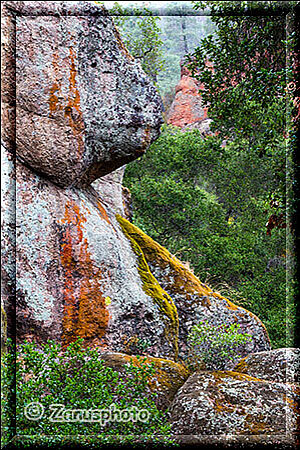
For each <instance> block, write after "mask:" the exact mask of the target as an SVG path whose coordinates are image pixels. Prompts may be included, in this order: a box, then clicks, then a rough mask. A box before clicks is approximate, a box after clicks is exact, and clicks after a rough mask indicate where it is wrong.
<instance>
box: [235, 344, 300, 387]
mask: <svg viewBox="0 0 300 450" xmlns="http://www.w3.org/2000/svg"><path fill="white" fill-rule="evenodd" d="M299 364H300V349H298V348H277V349H275V350H270V351H266V352H259V353H252V354H250V355H248V356H246V357H245V358H243V359H241V360H240V361H239V363H238V364H237V365H236V366H235V367H234V368H233V370H234V371H235V372H240V373H245V374H247V375H250V376H252V377H254V376H255V377H258V378H261V379H262V380H269V381H276V382H278V383H299Z"/></svg>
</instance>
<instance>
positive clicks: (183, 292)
mask: <svg viewBox="0 0 300 450" xmlns="http://www.w3.org/2000/svg"><path fill="white" fill-rule="evenodd" d="M118 219H119V222H120V224H121V226H122V229H123V231H124V233H125V234H126V236H127V237H128V238H129V239H130V241H131V243H132V246H133V249H134V251H135V252H136V254H137V255H138V257H139V261H140V266H139V271H140V273H141V276H142V279H144V280H145V282H146V285H147V283H148V280H147V277H146V275H145V271H144V270H143V261H144V260H145V262H146V263H147V265H148V267H149V269H150V272H151V273H152V274H153V275H154V277H155V279H156V280H157V281H158V283H159V285H160V286H161V288H163V290H164V292H166V293H167V294H168V295H169V296H170V297H171V298H172V300H173V301H174V304H175V305H176V309H177V313H178V318H179V334H178V341H179V356H180V357H181V358H183V359H185V358H186V356H187V354H188V346H187V335H188V332H189V331H190V329H191V327H192V326H193V325H194V324H195V323H198V322H200V321H206V320H207V321H209V322H210V323H211V324H212V325H213V326H214V327H217V326H218V325H221V324H224V323H227V324H231V323H239V324H240V326H241V329H242V331H245V332H247V333H249V334H251V335H252V339H251V340H249V341H248V342H247V343H246V344H244V346H243V347H242V348H240V351H241V354H249V353H252V352H255V351H262V349H263V348H264V347H267V348H268V349H269V348H270V344H269V338H268V333H267V331H266V329H265V327H264V325H263V324H262V323H261V322H260V321H259V319H258V318H257V317H256V316H255V315H254V314H252V313H251V312H249V311H247V310H245V309H243V308H241V307H238V306H236V305H234V304H233V303H232V302H231V301H230V300H228V299H226V298H225V297H222V296H221V295H220V294H218V293H216V292H213V291H212V290H211V289H210V288H209V287H208V286H206V285H205V284H203V283H201V282H200V281H199V279H198V278H197V277H195V275H194V274H193V273H192V272H191V271H190V270H188V269H187V268H186V267H185V265H184V264H183V263H181V262H180V261H179V260H178V259H177V258H176V257H174V256H172V255H171V254H170V252H168V251H167V250H166V249H165V248H164V247H162V246H161V245H159V244H158V243H157V242H155V241H153V240H152V239H151V238H150V237H149V236H147V235H146V234H145V233H143V232H142V231H141V230H140V229H139V228H137V227H136V226H134V225H133V224H131V223H129V222H128V221H127V220H125V219H123V218H121V217H120V216H119V217H118ZM232 365H234V362H233V363H232Z"/></svg>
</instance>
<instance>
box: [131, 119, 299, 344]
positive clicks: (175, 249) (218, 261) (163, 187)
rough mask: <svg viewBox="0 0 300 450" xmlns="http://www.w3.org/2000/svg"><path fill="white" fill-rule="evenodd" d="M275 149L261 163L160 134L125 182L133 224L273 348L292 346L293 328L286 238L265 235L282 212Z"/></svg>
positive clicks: (196, 136) (241, 153)
mask: <svg viewBox="0 0 300 450" xmlns="http://www.w3.org/2000/svg"><path fill="white" fill-rule="evenodd" d="M280 149H281V150H280V152H278V153H277V154H275V155H274V154H273V153H272V152H271V151H270V152H269V151H268V153H267V154H263V155H261V154H260V150H259V148H258V149H256V150H252V151H249V149H248V146H247V141H246V140H243V139H240V140H239V141H234V142H231V143H229V144H227V145H226V146H222V145H221V140H220V139H219V138H218V137H216V136H210V137H208V138H206V139H203V138H202V137H201V134H200V132H199V131H197V130H193V131H190V132H185V133H183V132H181V131H180V130H178V129H175V128H172V127H165V128H164V129H163V132H162V134H161V136H160V138H159V139H157V140H156V141H155V142H154V143H153V144H152V145H151V147H150V148H149V149H148V151H147V153H146V155H144V156H143V157H142V158H140V159H139V160H137V161H135V162H133V163H131V164H129V165H128V166H127V168H126V172H125V178H124V183H125V185H126V186H127V187H128V188H129V189H130V191H131V194H132V201H133V222H134V223H135V224H136V225H137V226H138V227H140V228H141V229H142V230H143V231H144V232H145V233H147V234H148V235H149V236H151V237H152V238H153V239H155V240H157V241H158V242H159V243H160V244H161V245H163V246H165V247H166V248H167V249H168V250H169V251H170V252H171V253H173V254H175V255H176V256H177V257H178V258H179V259H181V260H183V261H189V262H190V264H191V266H192V268H193V270H194V272H195V274H196V275H197V276H199V278H200V279H201V280H202V281H204V282H207V283H208V284H210V285H211V287H212V288H213V289H215V290H217V291H219V292H220V293H221V294H222V295H224V296H225V297H229V298H231V300H232V301H234V302H235V303H237V304H239V305H241V306H243V307H245V308H246V309H248V310H250V311H252V312H253V313H254V314H256V315H257V316H258V317H259V318H260V319H261V320H262V321H263V322H264V323H265V325H266V327H267V329H268V331H269V334H270V338H271V342H272V345H273V347H284V346H286V345H292V342H291V341H290V340H289V341H288V342H286V333H285V327H286V325H287V323H289V325H290V326H293V319H292V316H293V313H292V311H291V314H290V315H289V321H288V322H287V317H286V316H285V311H286V261H287V258H289V254H288V251H287V250H286V230H285V229H276V230H273V232H272V233H271V235H267V234H266V223H267V221H268V218H269V217H270V215H271V214H272V213H273V212H274V210H275V211H278V212H279V211H281V210H284V205H282V204H281V203H280V201H279V200H278V201H277V203H276V202H275V200H276V197H275V194H276V193H277V192H278V190H279V182H278V177H274V172H275V170H276V167H278V166H280V167H284V162H285V155H284V146H283V145H282V147H281V148H280ZM281 170H282V171H283V169H281ZM283 173H284V172H283ZM270 193H272V195H270ZM278 197H279V195H278ZM274 203H276V205H277V206H276V207H274V206H272V205H274Z"/></svg>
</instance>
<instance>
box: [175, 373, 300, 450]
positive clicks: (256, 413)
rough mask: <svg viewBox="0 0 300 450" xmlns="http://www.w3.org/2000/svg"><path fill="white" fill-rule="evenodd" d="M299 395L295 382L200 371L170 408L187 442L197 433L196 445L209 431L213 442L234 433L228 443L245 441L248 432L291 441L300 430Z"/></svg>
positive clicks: (180, 436) (178, 393)
mask: <svg viewBox="0 0 300 450" xmlns="http://www.w3.org/2000/svg"><path fill="white" fill-rule="evenodd" d="M299 394H300V391H299V387H297V386H296V385H291V384H284V383H277V382H269V381H265V380H261V379H259V378H255V377H250V376H249V375H246V374H242V373H237V372H231V371H216V372H198V373H194V374H193V375H191V376H190V378H189V379H188V380H187V381H186V383H185V384H184V385H183V386H182V387H181V388H180V389H179V391H178V392H177V394H176V396H175V398H174V400H173V403H172V405H171V407H170V422H171V423H172V430H173V432H174V434H175V435H177V436H178V440H179V441H183V442H184V441H185V439H184V436H185V435H190V437H195V438H196V439H195V438H194V439H190V442H194V443H196V442H198V440H200V442H201V438H200V436H199V435H201V436H203V437H204V440H205V435H206V436H208V437H210V439H211V442H212V441H214V440H215V438H216V441H218V439H219V441H220V442H222V441H223V442H226V441H227V438H226V436H228V435H230V441H233V442H234V440H235V439H234V438H235V437H239V438H240V442H242V443H243V444H245V443H246V442H247V440H249V436H254V438H257V437H258V438H259V437H260V438H265V441H266V442H267V443H271V442H274V443H275V442H277V443H278V441H280V442H283V441H284V440H286V441H287V442H288V443H290V444H291V443H293V442H295V436H294V437H293V433H295V432H296V431H297V419H298V417H299V416H298V413H297V408H299ZM197 436H198V440H197ZM272 437H273V439H272ZM199 438H200V439H199ZM232 438H233V439H232ZM285 438H286V439H285ZM237 441H238V440H237ZM250 441H251V439H250ZM261 441H263V439H261ZM252 442H253V440H252ZM254 442H256V443H258V442H259V440H258V439H257V440H255V441H254ZM289 448H290V447H289Z"/></svg>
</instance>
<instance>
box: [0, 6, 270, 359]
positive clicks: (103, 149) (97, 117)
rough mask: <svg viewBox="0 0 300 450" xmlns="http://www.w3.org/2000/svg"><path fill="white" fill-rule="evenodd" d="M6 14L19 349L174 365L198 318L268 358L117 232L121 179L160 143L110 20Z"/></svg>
mask: <svg viewBox="0 0 300 450" xmlns="http://www.w3.org/2000/svg"><path fill="white" fill-rule="evenodd" d="M5 7H6V10H5V14H6V19H5V20H6V22H7V23H6V28H5V33H6V36H7V40H6V41H5V51H4V66H5V67H6V68H7V71H6V75H5V78H4V93H5V95H4V118H5V124H6V130H7V131H6V132H5V133H4V143H3V155H4V175H5V180H6V184H5V186H4V194H3V198H4V207H5V202H6V203H7V205H10V206H11V208H10V209H9V208H7V211H6V215H5V217H4V234H3V236H4V248H5V251H4V254H3V280H4V281H5V283H4V287H3V297H4V303H5V308H6V310H7V311H8V316H9V317H10V318H9V323H10V327H11V329H12V317H14V314H15V316H16V326H17V338H18V339H19V340H23V339H25V338H29V339H35V340H37V341H42V340H46V339H48V338H54V339H58V340H62V342H63V343H64V344H65V345H67V344H68V343H70V342H72V341H73V340H75V339H76V338H77V337H82V338H84V340H85V342H86V344H88V345H93V346H100V347H102V348H103V349H107V350H109V351H128V349H129V350H130V345H131V343H135V344H136V343H138V344H142V345H143V346H146V347H147V353H148V354H149V355H152V356H159V357H168V358H170V359H173V360H176V359H178V357H180V358H185V356H186V355H187V351H188V350H187V342H186V339H187V334H188V331H189V329H190V327H191V326H192V325H193V324H194V323H197V322H198V321H199V320H206V319H207V320H210V321H211V322H212V323H213V324H214V325H215V326H217V325H219V324H221V323H235V322H237V323H239V324H240V325H241V327H242V329H243V330H245V331H247V332H248V333H250V334H251V335H252V336H253V339H252V341H251V342H250V343H247V344H245V345H244V347H243V348H242V353H243V354H244V355H247V354H248V353H250V352H253V351H262V350H267V349H269V339H268V335H267V332H266V330H265V328H264V326H263V324H262V323H261V322H260V320H259V319H258V318H257V317H256V316H254V315H253V314H251V313H250V312H248V311H246V310H244V309H243V308H240V307H237V306H235V305H233V304H232V303H231V302H230V301H229V300H227V299H225V298H223V297H221V296H220V295H219V294H217V293H214V292H212V291H211V289H209V288H208V287H207V286H205V285H204V284H203V283H201V282H200V281H199V280H198V279H197V278H196V277H195V276H194V275H193V274H192V273H191V272H189V271H188V270H187V269H186V268H185V266H183V264H181V262H180V261H178V260H177V259H176V258H174V257H173V256H172V255H170V253H169V252H168V251H167V250H166V249H164V248H163V247H161V246H160V245H158V244H157V243H155V242H154V241H153V240H152V239H150V238H149V237H148V236H146V235H145V234H144V233H142V232H141V231H140V230H139V229H138V228H136V227H134V226H133V225H132V224H131V223H130V222H128V221H127V220H126V219H124V216H125V215H126V213H125V211H124V203H123V197H122V187H121V180H122V171H123V169H122V168H121V167H122V166H123V165H124V164H126V163H127V162H128V161H130V160H133V159H135V158H137V157H138V156H139V155H140V154H141V153H143V152H144V151H145V150H146V148H147V146H148V145H149V144H150V143H151V142H152V141H153V140H154V139H155V138H156V137H157V136H158V134H159V128H160V125H161V107H160V98H159V97H158V95H157V93H156V91H155V89H154V87H153V86H152V85H151V83H150V82H149V80H148V79H147V77H146V75H145V74H144V73H143V71H142V69H141V67H140V65H139V63H137V62H136V61H134V60H133V59H132V57H131V56H130V55H129V54H128V52H127V50H126V49H125V48H124V46H123V44H122V42H121V41H120V38H119V35H118V32H117V31H116V29H115V27H114V25H113V23H112V20H111V18H110V17H108V16H107V15H106V13H105V11H104V10H103V9H102V8H101V7H100V6H97V5H92V4H91V3H87V2H77V3H76V5H75V6H74V5H73V4H72V3H71V2H6V4H5ZM13 16H16V25H15V26H16V29H14V22H13V21H12V17H13ZM14 38H16V41H15V42H16V53H15V54H14V52H13V42H14ZM15 72H16V109H14V97H13V92H14V89H13V88H12V86H13V85H14V79H15V78H14V74H15ZM193 92H194V91H193ZM15 112H16V116H15V117H16V122H15V123H16V127H15V129H16V138H15V137H14V135H13V130H14V127H13V126H11V125H10V124H11V123H14V119H13V118H14V113H15ZM199 114H200V112H199ZM200 116H201V114H200ZM200 116H199V117H200ZM193 117H194V116H193ZM195 117H196V116H195ZM197 117H198V116H197ZM15 139H16V156H17V158H16V159H15V158H14V140H15ZM118 168H119V169H118ZM116 169H118V170H117V171H116ZM14 180H16V185H15V186H16V192H15V194H14ZM14 201H15V209H14V207H13V206H12V205H13V204H14ZM9 211H10V212H11V213H9ZM14 211H15V214H14ZM15 230H16V234H15ZM14 251H15V255H14ZM14 256H15V257H16V264H14ZM14 295H16V311H14V308H13V304H14Z"/></svg>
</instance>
